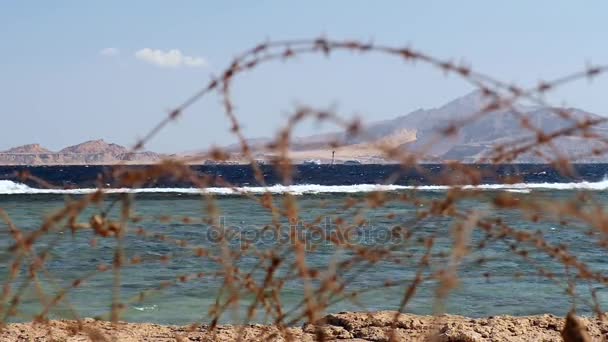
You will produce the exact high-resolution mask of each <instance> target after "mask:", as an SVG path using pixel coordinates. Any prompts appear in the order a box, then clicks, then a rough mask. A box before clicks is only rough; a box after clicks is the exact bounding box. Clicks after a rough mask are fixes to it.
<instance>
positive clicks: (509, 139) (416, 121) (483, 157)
mask: <svg viewBox="0 0 608 342" xmlns="http://www.w3.org/2000/svg"><path fill="white" fill-rule="evenodd" d="M489 103H490V99H489V98H487V97H486V96H484V95H483V94H482V93H481V92H480V91H475V92H472V93H470V94H467V95H465V96H462V97H460V98H457V99H455V100H452V101H450V102H448V103H446V104H444V105H442V106H440V107H437V108H430V109H417V110H415V111H413V112H410V113H408V114H405V115H401V116H398V117H395V118H394V119H388V120H382V121H375V122H368V123H366V124H364V125H363V128H362V130H361V132H360V134H358V135H354V136H353V135H349V134H348V133H344V132H335V133H325V134H316V135H311V136H306V137H297V138H294V139H293V140H292V144H291V150H290V156H291V157H292V159H294V160H296V161H297V160H298V159H302V160H305V159H308V158H311V159H320V160H324V161H327V160H328V158H329V160H330V159H331V155H332V151H335V156H336V161H339V160H340V158H341V159H345V160H346V159H356V160H359V161H361V162H375V161H377V160H382V158H383V157H382V153H381V151H380V150H379V149H378V148H376V147H377V146H378V145H380V144H383V145H385V146H386V142H389V143H390V144H389V145H390V148H393V149H399V150H401V151H402V152H404V153H415V154H417V155H418V156H420V157H421V160H423V161H427V162H446V161H452V160H457V161H461V162H467V163H475V162H488V161H491V160H492V157H493V156H495V155H496V148H497V147H498V146H505V147H506V149H505V150H508V149H509V148H515V149H516V148H518V147H519V146H523V145H526V144H532V145H534V143H535V141H536V139H537V133H538V132H542V134H544V135H546V136H549V135H552V134H554V133H556V132H560V131H563V130H567V129H569V128H572V127H576V126H577V125H578V124H580V123H581V122H584V121H586V120H591V121H597V122H598V124H597V125H594V126H593V128H592V129H590V130H589V131H588V132H587V133H588V134H582V133H581V132H580V131H576V130H573V131H572V132H567V134H563V135H560V136H559V137H558V138H557V139H554V140H553V141H552V146H550V145H549V144H545V145H542V146H540V145H539V146H534V147H533V148H532V149H530V150H527V151H526V152H525V153H521V154H519V155H517V156H516V157H514V158H512V159H507V160H501V162H514V163H544V162H547V161H548V160H555V158H556V157H557V156H558V155H559V156H560V157H564V158H567V159H569V160H570V161H573V162H579V163H588V162H604V163H605V162H608V154H606V153H599V154H598V153H595V152H596V151H601V150H606V149H607V147H606V143H605V141H608V123H606V122H602V120H605V117H604V116H601V115H597V114H593V113H589V112H586V111H583V110H580V109H576V108H557V107H542V106H529V105H528V106H526V105H516V106H515V107H514V109H513V108H505V109H498V110H494V111H489V112H487V113H484V114H483V115H481V116H479V117H476V118H475V119H474V120H467V119H469V118H471V117H472V116H476V115H477V114H478V113H479V112H480V111H481V110H482V109H483V108H484V107H485V106H487V105H488V104H489ZM564 114H565V115H564ZM463 122H466V123H463ZM529 126H533V127H534V129H535V130H536V131H535V130H533V129H530V127H529ZM449 127H458V130H457V131H456V133H455V134H452V135H450V136H446V135H445V131H446V129H447V128H449ZM405 133H407V134H405ZM387 138H389V139H387ZM270 141H271V139H264V138H258V139H252V140H251V142H252V145H253V147H252V149H253V150H254V151H256V155H257V156H258V157H260V158H261V157H262V156H264V155H270V154H272V151H271V150H269V149H267V148H265V146H266V145H267V143H268V142H270ZM336 142H337V143H338V145H340V147H339V148H333V147H331V146H332V144H333V145H335V143H336ZM229 148H232V149H233V150H234V151H237V149H238V147H236V148H237V149H235V145H232V146H229Z"/></svg>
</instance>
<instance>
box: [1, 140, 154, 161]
mask: <svg viewBox="0 0 608 342" xmlns="http://www.w3.org/2000/svg"><path fill="white" fill-rule="evenodd" d="M161 157H162V155H160V154H158V153H154V152H147V151H144V152H137V153H130V152H129V150H128V149H127V148H126V147H124V146H120V145H117V144H111V143H107V142H105V141H104V140H90V141H86V142H83V143H81V144H78V145H74V146H68V147H66V148H64V149H62V150H60V151H58V152H53V151H51V150H49V149H47V148H44V147H42V146H40V144H29V145H23V146H18V147H14V148H11V149H9V150H6V151H3V152H0V164H1V165H87V164H90V165H93V164H97V165H99V164H116V163H129V164H149V163H154V162H157V161H158V160H160V159H161Z"/></svg>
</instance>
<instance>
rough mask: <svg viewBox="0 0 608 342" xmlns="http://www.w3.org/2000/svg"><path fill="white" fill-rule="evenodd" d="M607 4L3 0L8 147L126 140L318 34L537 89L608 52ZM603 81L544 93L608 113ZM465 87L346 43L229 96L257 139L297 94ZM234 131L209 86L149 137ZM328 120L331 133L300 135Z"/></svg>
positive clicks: (266, 73) (451, 94) (427, 101)
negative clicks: (238, 72) (224, 73)
mask: <svg viewBox="0 0 608 342" xmlns="http://www.w3.org/2000/svg"><path fill="white" fill-rule="evenodd" d="M606 13H608V2H606V1H586V2H573V1H523V0H522V1H416V2H414V1H411V2H410V1H355V0H350V1H306V2H291V1H215V2H212V1H152V0H147V1H97V2H93V1H59V0H57V1H28V0H21V1H16V0H15V1H3V2H2V3H1V4H0V42H1V44H0V94H2V96H1V98H0V99H1V100H2V106H1V107H0V116H1V121H0V127H2V137H1V138H0V150H4V149H6V148H9V147H12V146H16V145H20V144H25V143H34V142H37V143H41V144H43V145H44V146H47V147H49V148H51V149H59V148H62V147H64V146H67V145H70V144H75V143H79V142H81V141H84V140H89V139H96V138H103V139H106V140H108V141H112V142H116V143H120V144H124V145H132V144H133V143H134V142H135V139H136V138H137V137H138V136H142V135H143V134H145V133H146V131H147V130H148V129H149V128H150V127H152V126H153V125H154V123H156V122H157V121H158V120H160V119H161V118H162V117H163V116H164V115H165V113H166V111H167V110H169V109H170V108H172V107H174V106H175V105H177V104H178V103H180V102H181V101H182V100H183V99H185V98H186V97H188V95H190V94H192V93H193V92H195V91H196V90H198V89H199V88H200V87H202V86H203V85H205V84H206V83H207V82H208V80H209V79H210V76H211V75H213V74H218V73H219V72H220V71H221V70H222V69H223V68H225V67H226V66H227V64H228V63H229V61H230V59H231V58H232V57H233V56H235V55H236V54H237V53H238V52H240V51H242V50H244V49H246V48H249V47H251V46H253V45H255V44H256V43H258V42H260V41H263V40H266V39H292V38H309V37H316V36H319V35H320V34H324V35H326V36H327V37H331V38H356V39H363V40H370V39H373V40H374V41H376V42H379V43H386V44H393V45H406V44H409V45H410V46H411V47H414V48H416V49H418V50H422V51H424V52H426V53H429V54H432V55H434V56H437V57H441V58H451V59H453V60H454V61H466V62H467V63H469V64H471V65H472V66H473V68H474V69H476V70H478V71H481V72H484V73H487V74H490V75H493V76H495V77H497V78H499V79H501V80H505V81H509V82H515V83H517V84H520V85H533V84H535V83H536V82H537V81H539V80H541V79H551V78H554V77H558V76H560V75H563V74H565V73H568V72H572V71H576V70H579V69H582V68H584V67H585V65H586V63H590V62H591V63H594V64H600V63H608V44H606V40H607V38H606V37H607V33H608V22H607V21H606V19H605V17H606ZM108 48H112V49H113V50H105V54H104V53H102V51H103V50H104V49H108ZM144 49H147V50H144ZM172 49H174V50H179V55H178V56H177V57H176V56H175V53H174V55H173V57H172V59H171V58H169V59H167V56H165V55H161V56H160V57H159V56H158V54H159V52H156V53H155V52H154V51H156V50H159V51H162V53H166V52H168V51H170V50H172ZM142 50H143V52H142ZM138 51H140V53H139V54H138V53H137V52H138ZM138 56H139V57H138ZM159 58H160V59H159ZM159 62H162V63H165V62H166V63H169V64H172V65H173V66H172V67H171V66H170V67H168V66H167V65H166V64H164V65H158V63H159ZM155 63H156V64H155ZM162 63H161V64H162ZM174 64H178V66H175V65H174ZM607 79H608V77H606V76H604V77H600V78H599V79H596V80H594V81H593V82H591V83H589V82H587V81H582V82H578V83H576V84H572V85H568V86H567V87H564V88H562V89H560V90H559V91H557V92H555V93H554V94H552V95H551V96H549V97H548V99H549V100H550V101H551V102H553V103H554V104H556V105H562V104H564V105H569V106H575V107H579V108H582V109H586V110H589V111H593V112H595V113H598V114H608V96H606V89H607V86H608V81H607ZM470 90H472V89H471V87H470V86H469V85H468V84H467V83H465V82H463V81H461V80H459V79H457V78H456V77H447V78H446V77H445V76H444V75H443V74H442V73H441V72H437V71H436V70H433V69H430V68H428V67H424V66H421V65H414V66H412V65H407V64H405V63H403V62H401V61H396V60H390V59H386V58H379V57H365V56H350V55H347V54H338V55H335V56H332V57H331V58H329V59H326V58H321V57H302V58H298V59H296V60H295V61H292V62H291V63H276V64H272V65H266V66H263V67H262V68H260V69H259V70H257V71H255V72H253V73H250V74H247V75H245V76H243V77H242V78H239V79H237V82H236V83H235V88H234V99H235V101H236V103H237V105H238V107H237V115H238V117H239V118H240V120H241V121H242V123H243V126H244V129H245V133H246V134H247V135H248V136H250V137H255V136H270V135H272V134H274V133H275V132H276V130H277V129H278V128H279V127H280V126H281V125H282V124H284V122H285V117H286V115H287V114H286V113H288V112H289V111H291V110H293V109H294V108H295V106H296V105H297V104H310V105H313V106H317V107H328V106H335V107H336V108H337V109H338V110H339V111H340V112H341V113H343V114H344V116H346V117H352V116H359V117H361V118H363V119H364V120H365V121H371V120H377V119H387V118H392V117H395V116H398V115H403V114H406V113H408V112H410V111H412V110H415V109H417V108H421V107H436V106H439V105H441V104H443V103H445V102H447V101H449V100H451V99H453V98H455V97H458V96H461V95H464V94H466V93H467V92H469V91H470ZM228 128H229V125H228V122H227V120H226V119H225V117H224V116H223V113H222V110H221V107H220V106H219V98H217V97H209V98H207V99H205V100H203V101H202V102H201V103H199V104H197V105H195V106H194V107H192V109H191V110H189V111H188V112H186V113H185V116H184V117H183V118H182V119H180V121H179V122H178V123H177V124H175V125H171V127H169V128H168V129H167V130H165V131H163V132H162V133H161V134H160V135H159V136H158V137H157V138H156V139H155V140H153V141H152V142H151V144H150V145H149V148H150V149H152V150H156V151H161V152H178V151H185V150H197V149H202V148H205V147H207V146H209V144H226V143H230V142H233V141H234V137H232V136H231V135H230V133H229V132H228ZM319 129H324V130H327V129H330V128H329V127H323V128H319V127H316V126H314V125H305V126H303V127H302V128H301V129H300V130H299V131H298V132H299V133H300V134H308V133H312V132H317V131H318V130H319Z"/></svg>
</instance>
